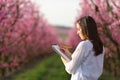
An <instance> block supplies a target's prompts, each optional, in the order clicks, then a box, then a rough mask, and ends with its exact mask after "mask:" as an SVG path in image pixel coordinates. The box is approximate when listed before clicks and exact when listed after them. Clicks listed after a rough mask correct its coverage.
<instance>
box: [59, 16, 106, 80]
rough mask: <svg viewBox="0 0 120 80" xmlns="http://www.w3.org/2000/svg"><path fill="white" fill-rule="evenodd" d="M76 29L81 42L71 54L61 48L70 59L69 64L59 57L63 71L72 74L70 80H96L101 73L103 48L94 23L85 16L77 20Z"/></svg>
mask: <svg viewBox="0 0 120 80" xmlns="http://www.w3.org/2000/svg"><path fill="white" fill-rule="evenodd" d="M76 27H77V34H78V35H79V37H80V38H81V40H82V41H81V42H80V43H79V44H78V46H77V48H76V50H75V51H74V52H73V54H71V53H70V52H69V51H68V49H63V48H62V49H63V50H64V51H65V52H66V53H68V54H71V57H72V60H71V61H69V62H67V61H65V60H64V59H63V58H62V57H61V59H62V61H63V63H64V65H65V70H66V71H67V72H68V73H69V74H72V77H71V80H98V78H99V77H100V76H101V74H102V72H103V62H104V48H103V43H102V41H101V40H100V37H99V35H98V31H97V26H96V23H95V21H94V19H93V18H92V17H90V16H85V17H82V18H80V19H79V20H77V22H76Z"/></svg>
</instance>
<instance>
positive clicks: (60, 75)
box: [13, 54, 70, 80]
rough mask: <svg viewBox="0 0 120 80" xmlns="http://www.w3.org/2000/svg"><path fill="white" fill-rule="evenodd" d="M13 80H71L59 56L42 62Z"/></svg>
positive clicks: (55, 55) (53, 56)
mask: <svg viewBox="0 0 120 80" xmlns="http://www.w3.org/2000/svg"><path fill="white" fill-rule="evenodd" d="M13 80H70V75H68V74H67V73H66V72H65V70H64V65H63V63H62V62H61V60H60V57H59V56H58V55H57V54H54V55H52V56H51V57H49V58H47V59H45V60H42V61H40V63H39V64H36V65H35V66H34V67H33V68H32V69H28V70H27V71H26V72H25V73H21V74H19V75H17V76H15V77H14V79H13Z"/></svg>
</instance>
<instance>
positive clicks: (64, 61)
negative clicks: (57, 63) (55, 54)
mask: <svg viewBox="0 0 120 80" xmlns="http://www.w3.org/2000/svg"><path fill="white" fill-rule="evenodd" d="M63 50H64V52H65V54H66V55H67V56H68V57H69V58H71V52H70V51H69V50H68V49H63ZM61 60H62V62H63V64H64V65H65V64H66V63H67V61H66V60H65V59H64V58H62V57H61Z"/></svg>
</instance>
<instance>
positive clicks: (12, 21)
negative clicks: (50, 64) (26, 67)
mask: <svg viewBox="0 0 120 80" xmlns="http://www.w3.org/2000/svg"><path fill="white" fill-rule="evenodd" d="M57 43H59V40H58V38H57V35H56V34H55V31H54V28H53V27H52V25H51V24H49V23H48V22H47V20H45V19H44V18H43V15H42V13H41V12H40V11H38V9H37V8H36V6H35V4H33V3H31V1H30V0H0V77H1V76H4V75H5V74H6V73H8V72H9V71H13V70H16V69H17V68H18V67H20V66H22V65H23V64H25V63H27V62H29V61H30V60H32V59H34V58H35V57H38V56H41V57H43V56H46V55H49V54H50V53H51V52H52V49H51V44H57Z"/></svg>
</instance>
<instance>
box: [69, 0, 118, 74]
mask: <svg viewBox="0 0 120 80" xmlns="http://www.w3.org/2000/svg"><path fill="white" fill-rule="evenodd" d="M80 7H81V8H80V10H79V12H78V16H77V18H76V20H77V19H78V18H81V17H83V16H86V15H90V16H92V17H93V18H94V19H95V21H96V23H97V25H98V30H99V34H100V37H101V39H102V41H103V43H104V46H105V50H106V55H105V65H104V67H105V70H106V71H108V72H109V73H111V74H113V75H115V76H120V70H119V66H120V0H81V2H80ZM74 28H75V27H74ZM73 37H74V38H73ZM72 40H74V41H72ZM79 41H80V39H78V38H77V36H76V32H75V29H72V30H71V32H70V37H69V38H68V42H69V44H73V43H72V42H76V43H74V45H76V44H78V42H79Z"/></svg>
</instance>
